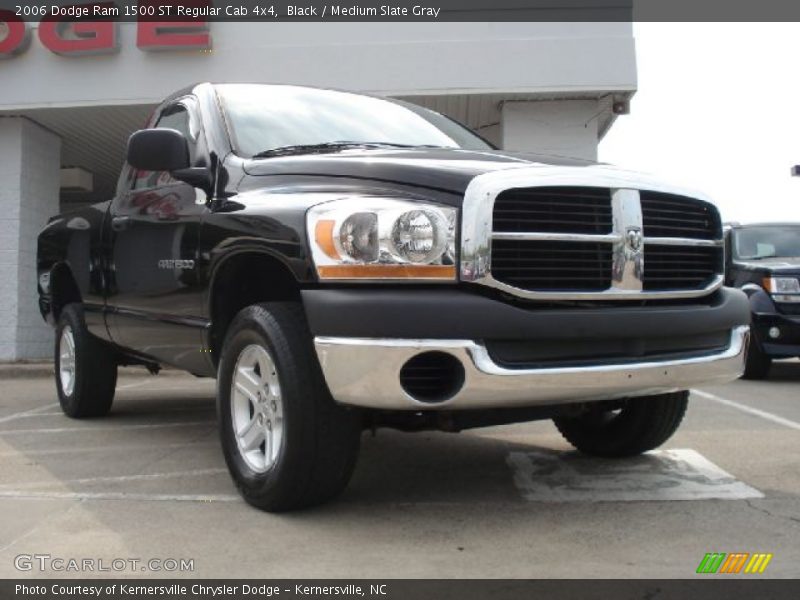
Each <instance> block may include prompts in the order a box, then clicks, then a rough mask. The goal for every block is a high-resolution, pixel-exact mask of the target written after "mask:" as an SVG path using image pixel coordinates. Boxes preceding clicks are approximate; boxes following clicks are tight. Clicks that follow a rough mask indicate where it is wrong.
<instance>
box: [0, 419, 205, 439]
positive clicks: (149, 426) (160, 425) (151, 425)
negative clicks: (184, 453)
mask: <svg viewBox="0 0 800 600" xmlns="http://www.w3.org/2000/svg"><path fill="white" fill-rule="evenodd" d="M214 423H216V421H178V422H173V423H147V424H142V425H108V426H102V427H95V426H90V425H87V426H85V427H51V428H44V429H10V430H7V431H0V436H8V435H31V434H39V433H71V432H75V431H81V432H84V433H86V432H90V431H122V430H130V429H165V428H168V427H197V426H200V425H213V424H214Z"/></svg>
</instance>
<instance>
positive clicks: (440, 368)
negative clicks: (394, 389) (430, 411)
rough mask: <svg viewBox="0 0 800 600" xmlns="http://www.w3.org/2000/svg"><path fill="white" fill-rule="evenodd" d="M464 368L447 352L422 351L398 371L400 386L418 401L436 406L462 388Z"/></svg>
mask: <svg viewBox="0 0 800 600" xmlns="http://www.w3.org/2000/svg"><path fill="white" fill-rule="evenodd" d="M464 377H465V374H464V365H462V364H461V361H460V360H459V359H457V358H456V357H455V356H453V355H452V354H447V353H446V352H423V353H422V354H417V355H416V356H414V357H413V358H410V359H409V360H408V361H407V362H406V364H404V365H403V368H402V369H400V385H401V387H402V388H403V390H404V391H405V393H406V394H408V395H409V396H411V397H412V398H413V399H414V400H417V401H418V402H425V403H429V404H436V403H439V402H444V401H446V400H449V399H450V398H452V397H453V396H455V395H456V394H457V393H458V392H459V391H460V390H461V388H462V387H463V386H464Z"/></svg>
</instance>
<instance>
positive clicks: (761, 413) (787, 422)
mask: <svg viewBox="0 0 800 600" xmlns="http://www.w3.org/2000/svg"><path fill="white" fill-rule="evenodd" d="M692 393H693V394H697V395H698V396H700V397H701V398H706V399H707V400H713V401H714V402H719V403H720V404H724V405H725V406H730V407H731V408H735V409H736V410H740V411H742V412H744V413H747V414H749V415H753V416H754V417H760V418H762V419H764V420H766V421H772V422H773V423H777V424H778V425H783V426H784V427H790V428H791V429H797V430H798V431H800V423H798V422H797V421H792V420H791V419H785V418H783V417H781V416H779V415H775V414H772V413H771V412H767V411H765V410H760V409H758V408H751V407H749V406H747V405H746V404H739V403H738V402H734V401H733V400H728V399H727V398H722V397H721V396H717V395H716V394H710V393H708V392H703V391H701V390H692Z"/></svg>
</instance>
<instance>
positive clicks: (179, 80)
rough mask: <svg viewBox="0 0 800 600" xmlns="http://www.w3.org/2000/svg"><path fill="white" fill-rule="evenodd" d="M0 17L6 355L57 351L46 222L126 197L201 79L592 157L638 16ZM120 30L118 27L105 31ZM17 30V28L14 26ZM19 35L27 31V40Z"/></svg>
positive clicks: (0, 336)
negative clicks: (414, 107)
mask: <svg viewBox="0 0 800 600" xmlns="http://www.w3.org/2000/svg"><path fill="white" fill-rule="evenodd" d="M24 27H25V29H24V31H23V30H22V29H20V28H19V24H14V25H13V27H12V26H10V25H9V24H3V23H2V22H1V21H0V49H4V50H2V51H0V302H1V303H2V306H3V307H4V311H3V312H4V316H5V318H4V319H3V322H2V323H0V360H5V361H9V360H21V359H34V358H43V357H49V356H50V355H51V354H52V332H51V330H50V329H49V327H47V326H45V325H44V323H43V322H42V320H41V318H40V316H39V314H38V307H37V301H36V298H37V291H36V275H35V272H36V269H35V259H36V256H35V255H36V234H37V232H38V230H39V229H40V228H41V227H42V226H43V225H44V224H45V223H46V222H47V219H48V218H49V217H50V216H52V215H54V214H56V213H58V212H62V211H65V210H69V209H70V208H71V207H77V206H80V205H83V204H86V203H92V202H102V201H105V200H108V199H109V198H111V196H112V195H113V190H114V188H115V185H116V179H117V175H118V172H119V169H120V167H121V165H122V163H123V160H124V149H125V141H126V139H127V137H128V136H129V135H130V133H131V132H133V131H135V130H136V129H138V128H140V127H141V126H142V125H143V123H144V122H145V121H146V120H147V117H148V115H149V114H150V112H151V111H152V109H153V107H154V106H155V105H156V104H157V103H158V102H159V101H160V100H161V99H162V98H163V97H164V96H166V95H168V94H169V93H171V92H173V91H175V90H177V89H179V88H182V87H185V86H187V85H189V84H191V83H195V82H200V81H213V82H260V83H291V84H298V85H312V86H319V87H331V88H339V89H347V90H355V91H365V92H370V93H374V94H380V95H386V96H391V97H396V98H402V99H404V100H409V101H412V102H415V103H418V104H421V105H424V106H427V107H430V108H433V109H435V110H438V111H440V112H443V113H445V114H448V115H449V116H451V117H453V118H455V119H457V120H459V121H461V122H462V123H464V124H466V125H468V126H469V127H471V128H473V129H474V130H476V131H478V132H479V133H480V134H482V135H483V136H484V137H486V138H487V139H488V140H490V141H491V142H493V143H495V144H496V145H498V146H499V147H501V148H505V149H509V150H519V151H529V152H538V153H546V154H558V155H564V156H577V157H583V158H588V159H594V158H596V155H597V144H598V141H599V140H600V139H601V138H602V136H603V135H604V134H605V132H606V131H607V130H608V129H609V127H611V125H612V124H613V122H614V119H615V116H616V115H617V114H620V113H624V112H626V110H627V106H628V102H629V100H630V97H631V96H632V95H633V93H634V92H635V90H636V62H635V49H634V39H633V33H632V27H631V24H630V23H276V24H272V23H230V22H227V23H223V22H219V23H209V24H206V25H204V26H202V27H200V28H198V27H197V26H195V28H194V29H191V30H189V29H187V30H183V31H181V30H180V29H179V30H170V29H168V28H162V29H159V27H158V26H157V24H155V25H154V24H148V25H146V26H142V24H136V23H121V24H111V23H108V24H105V25H104V26H103V27H104V28H103V29H102V30H101V29H98V30H97V31H90V32H89V33H88V34H87V33H86V32H83V33H80V32H75V31H70V28H69V26H67V27H62V28H58V29H48V30H43V29H42V28H41V27H37V26H35V25H30V24H29V25H25V26H24ZM105 27H108V28H109V29H105ZM14 36H17V37H14ZM20 36H22V37H20Z"/></svg>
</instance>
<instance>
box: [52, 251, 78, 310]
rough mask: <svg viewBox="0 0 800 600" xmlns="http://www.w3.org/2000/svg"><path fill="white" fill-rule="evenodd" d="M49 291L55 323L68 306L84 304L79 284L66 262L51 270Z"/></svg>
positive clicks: (57, 264) (56, 265)
mask: <svg viewBox="0 0 800 600" xmlns="http://www.w3.org/2000/svg"><path fill="white" fill-rule="evenodd" d="M49 291H50V314H51V315H52V318H53V321H54V322H56V321H58V319H59V317H60V316H61V311H62V310H63V309H64V307H65V306H67V304H72V303H82V302H83V297H82V296H81V292H80V288H79V287H78V282H77V281H76V279H75V276H74V275H73V273H72V269H71V268H70V266H69V264H67V263H66V262H59V263H56V264H55V265H54V266H53V267H52V268H51V269H50V283H49Z"/></svg>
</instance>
